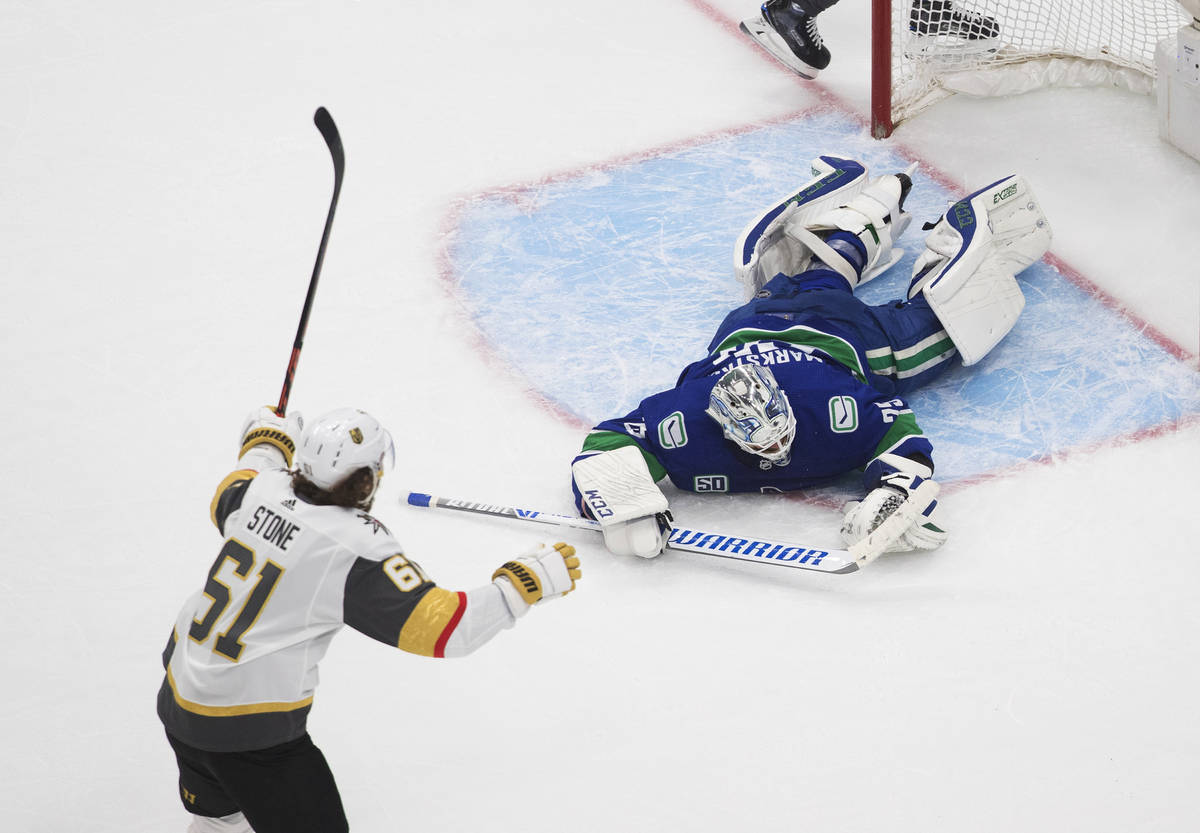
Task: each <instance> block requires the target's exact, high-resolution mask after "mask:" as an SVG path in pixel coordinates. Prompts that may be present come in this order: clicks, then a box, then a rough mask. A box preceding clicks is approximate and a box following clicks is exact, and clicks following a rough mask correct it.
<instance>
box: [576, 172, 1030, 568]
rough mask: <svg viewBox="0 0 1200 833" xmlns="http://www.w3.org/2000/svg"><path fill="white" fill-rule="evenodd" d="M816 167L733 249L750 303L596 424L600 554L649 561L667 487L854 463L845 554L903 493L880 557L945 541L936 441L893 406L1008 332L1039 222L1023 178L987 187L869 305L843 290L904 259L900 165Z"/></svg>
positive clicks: (778, 486)
mask: <svg viewBox="0 0 1200 833" xmlns="http://www.w3.org/2000/svg"><path fill="white" fill-rule="evenodd" d="M812 169H813V170H812V173H813V177H814V178H813V179H812V180H811V181H810V182H808V183H807V184H805V185H804V186H803V187H802V188H800V189H799V190H798V191H796V192H793V193H790V194H789V195H788V196H787V197H786V198H785V199H783V200H781V201H779V202H778V203H776V204H775V205H773V206H771V207H770V208H769V209H768V210H766V211H765V212H763V213H762V214H761V215H760V216H758V217H757V218H755V220H754V221H753V222H752V223H750V224H749V226H747V228H746V230H745V231H744V232H743V233H742V235H741V237H740V238H739V239H738V242H737V245H736V247H735V253H734V267H735V272H736V273H737V275H738V277H739V278H740V279H741V280H742V281H743V282H744V283H745V284H746V287H747V290H748V293H749V296H750V300H749V301H748V302H747V303H745V304H744V305H743V306H741V307H738V308H737V309H735V310H733V311H732V312H730V313H729V314H728V315H727V316H726V317H725V319H724V321H723V322H722V323H721V325H720V327H718V329H717V332H716V335H715V336H714V337H713V339H712V341H711V342H710V343H709V345H708V351H707V355H705V356H704V357H703V358H701V359H699V360H698V361H695V362H693V363H692V364H690V365H688V366H687V367H685V368H684V370H683V372H682V373H681V374H680V376H679V378H678V380H677V381H676V383H675V386H674V387H673V388H671V389H670V390H665V391H662V392H661V393H656V394H654V395H652V396H649V397H647V398H646V399H643V400H642V402H641V403H640V404H639V405H638V406H637V407H636V408H634V409H633V410H632V411H631V412H630V413H628V414H626V415H625V416H624V417H621V418H619V419H609V420H605V421H604V422H601V423H600V424H599V425H597V426H596V427H595V428H594V429H593V430H592V431H591V433H590V434H589V435H588V437H587V439H586V440H585V441H584V444H583V449H582V451H581V452H580V454H579V456H577V457H576V458H575V460H574V462H573V464H572V475H573V487H574V490H575V496H576V501H577V505H578V508H579V510H580V512H581V513H582V514H583V515H585V516H587V517H591V518H594V519H595V520H597V521H599V522H600V524H601V526H602V529H603V531H604V537H605V543H606V545H607V546H608V548H609V549H610V550H611V551H612V552H614V553H617V554H627V555H639V556H643V557H654V556H656V555H658V554H659V553H660V552H662V550H663V548H664V546H665V545H666V543H667V540H668V538H669V536H670V531H671V522H672V518H671V515H670V512H669V510H668V506H669V504H668V500H667V497H666V495H665V494H664V493H663V491H662V489H660V488H659V485H658V484H659V482H660V481H663V480H664V479H666V480H669V481H670V482H671V484H673V485H674V487H675V488H677V489H682V490H685V491H692V492H717V493H728V492H760V493H766V492H780V491H789V490H796V489H804V488H808V487H812V486H816V485H819V484H821V483H826V482H828V481H830V480H831V479H833V478H835V477H838V476H840V475H844V474H846V473H847V472H852V471H855V470H859V471H861V472H862V485H863V488H864V492H865V494H864V497H863V498H862V499H861V500H857V501H851V502H850V503H848V504H847V505H846V507H845V509H844V516H843V519H842V526H841V533H842V537H843V539H844V540H845V542H846V544H847V545H848V546H853V545H854V544H856V543H857V542H859V541H862V540H863V539H865V538H866V537H867V536H868V535H870V533H871V532H873V531H874V530H875V529H876V528H877V527H879V526H880V524H882V523H883V521H885V520H886V519H887V518H888V517H890V516H891V515H892V514H893V513H895V512H896V511H897V510H898V509H899V508H900V507H901V506H902V505H904V504H905V503H906V501H908V502H911V501H916V500H920V503H921V505H919V506H917V507H916V508H917V509H918V510H919V511H918V512H916V513H915V514H914V517H915V518H916V520H914V521H913V522H912V523H911V524H908V525H907V526H906V527H904V528H903V529H901V530H899V531H898V532H895V534H894V536H893V537H891V538H889V540H888V541H887V542H886V545H885V546H884V549H883V551H885V552H893V551H903V550H912V549H933V548H936V547H938V546H940V545H941V544H942V543H943V542H944V541H945V540H946V538H947V532H946V528H945V526H944V525H943V522H942V519H941V517H940V514H939V511H938V509H939V507H938V503H937V501H936V500H934V499H932V497H931V495H930V493H931V492H934V491H935V490H934V489H933V488H926V489H923V490H921V495H920V498H918V496H917V495H916V492H917V488H918V487H919V486H920V485H921V484H922V483H923V482H925V481H930V480H932V478H933V473H934V449H933V445H932V443H931V442H930V440H929V438H927V437H926V436H925V435H924V434H923V433H922V431H921V428H920V426H919V424H918V421H917V418H916V416H915V415H914V414H913V411H912V409H911V408H910V407H909V405H908V402H907V400H906V399H905V396H906V395H908V394H909V393H910V392H912V391H913V390H916V389H917V388H919V387H920V386H922V385H925V384H927V383H929V382H930V381H932V380H933V379H935V378H937V377H938V376H939V375H940V374H941V373H942V372H944V371H945V370H946V369H947V368H948V367H949V366H950V365H951V362H952V360H953V359H955V358H956V357H957V358H958V359H960V360H961V361H962V362H963V364H965V365H972V364H975V363H976V362H978V361H979V360H980V359H982V358H983V357H984V356H985V355H986V354H987V353H988V351H990V350H991V349H992V348H993V347H994V346H995V345H996V344H997V343H998V342H999V341H1000V339H1001V338H1003V337H1004V335H1006V334H1007V333H1008V332H1009V331H1010V330H1011V329H1012V327H1013V325H1014V324H1015V323H1016V320H1017V317H1018V316H1019V315H1020V312H1021V310H1022V308H1023V306H1024V296H1023V295H1022V293H1021V289H1020V287H1019V286H1018V284H1017V281H1016V277H1015V276H1016V275H1017V273H1019V272H1020V271H1022V270H1023V269H1025V268H1026V267H1028V266H1030V265H1031V264H1032V263H1034V262H1035V261H1037V260H1038V259H1040V258H1041V257H1042V255H1044V254H1045V252H1046V250H1047V248H1048V247H1049V245H1050V237H1051V232H1050V226H1049V224H1048V222H1047V221H1046V218H1045V216H1044V215H1043V213H1042V211H1041V209H1040V207H1039V206H1038V203H1037V199H1036V197H1035V196H1034V193H1033V190H1032V189H1031V188H1030V186H1029V184H1028V183H1027V182H1026V181H1025V180H1024V178H1022V177H1020V176H1009V177H1006V178H1004V179H1002V180H1000V181H998V182H995V183H992V184H991V185H988V186H987V187H985V188H982V189H980V190H978V191H976V192H974V193H972V194H970V195H969V196H967V197H965V198H963V199H962V200H960V201H958V202H956V203H955V204H954V205H952V206H951V207H950V208H949V209H948V210H947V211H946V214H945V215H944V216H942V217H941V218H940V219H939V220H938V221H937V222H936V223H935V224H931V225H928V226H926V228H927V229H929V235H928V237H927V238H926V241H925V251H924V252H923V253H922V254H921V255H920V256H919V257H918V258H917V260H916V263H915V264H914V267H913V271H912V275H911V279H910V281H909V286H908V291H907V294H906V297H905V298H904V299H903V300H898V301H895V302H892V303H888V304H882V305H877V306H871V305H868V304H866V303H864V302H863V301H861V300H859V299H858V298H857V297H855V295H854V290H855V289H856V288H857V287H859V286H861V285H862V284H863V283H865V282H866V281H868V280H871V279H872V278H875V277H877V276H878V275H880V274H881V273H883V272H884V271H886V270H887V269H888V268H889V267H891V266H892V265H893V264H895V263H896V262H897V261H898V260H899V259H900V257H901V256H902V254H903V253H902V252H901V251H900V250H898V249H896V248H895V247H894V245H893V244H894V243H895V241H896V240H897V239H898V238H899V237H900V235H901V234H903V232H904V230H905V228H906V227H907V226H908V224H909V221H910V219H911V218H910V216H909V214H908V213H907V212H905V210H904V201H905V198H906V197H907V195H908V192H909V190H910V188H911V187H912V180H911V178H910V174H911V169H910V171H909V172H908V173H899V174H888V175H885V176H881V177H878V178H876V179H870V178H869V176H868V172H867V169H866V167H865V166H863V165H862V164H861V163H859V162H857V161H854V160H852V159H844V158H840V157H836V156H821V157H819V158H817V159H815V160H814V161H813V163H812ZM905 514H908V513H907V512H906V513H905ZM894 526H896V525H894V524H893V525H891V527H894ZM893 531H894V530H893Z"/></svg>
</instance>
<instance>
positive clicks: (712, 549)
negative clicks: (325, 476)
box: [408, 480, 941, 574]
mask: <svg viewBox="0 0 1200 833" xmlns="http://www.w3.org/2000/svg"><path fill="white" fill-rule="evenodd" d="M940 488H941V487H939V486H938V484H937V483H935V482H934V481H932V480H926V481H925V482H923V483H922V484H921V485H920V486H918V487H917V488H916V489H915V490H914V491H913V493H912V494H911V495H909V496H908V498H907V499H906V500H905V501H904V503H902V504H900V506H899V507H898V508H897V509H896V511H895V512H893V513H892V514H891V515H890V516H889V517H888V519H887V520H885V521H884V522H883V523H881V524H880V525H879V526H878V527H876V529H875V531H874V532H872V533H871V534H870V535H868V536H867V537H866V538H864V539H862V540H861V541H859V542H857V543H856V544H853V545H851V547H850V549H848V550H822V549H816V548H813V547H805V546H802V545H800V544H791V543H784V542H782V541H771V540H766V539H761V538H741V537H738V536H734V535H721V534H718V533H715V532H701V531H699V530H694V529H686V528H684V527H678V526H677V527H675V528H674V529H673V530H671V537H670V539H669V540H668V541H667V547H668V548H669V549H673V550H680V551H682V552H691V553H697V554H699V555H712V556H716V557H717V558H731V559H734V560H736V561H750V562H753V563H757V564H773V565H775V566H777V567H791V568H793V569H797V570H812V571H815V572H819V573H837V574H844V573H853V572H855V571H856V570H858V568H859V567H860V566H865V565H867V564H870V563H871V562H872V561H874V560H875V559H876V558H878V557H879V556H881V555H882V554H883V553H884V552H885V551H886V550H887V548H888V547H889V546H890V545H891V544H893V543H895V542H896V541H897V540H898V539H899V538H900V536H901V535H903V534H904V532H905V530H907V529H908V528H909V527H910V526H912V524H913V523H914V522H916V520H917V519H918V518H919V517H920V516H921V515H922V514H924V513H925V512H926V511H927V510H928V509H929V507H930V506H932V505H933V502H934V500H935V499H936V498H937V495H938V491H939V490H940ZM408 503H409V505H411V506H419V507H423V508H426V509H451V510H455V511H458V512H472V513H474V514H477V515H491V516H493V517H497V518H508V519H509V520H514V521H528V522H530V523H539V524H547V525H550V526H565V527H570V528H572V529H590V530H592V531H594V532H600V531H601V529H600V524H599V523H597V522H596V521H593V520H591V519H589V518H576V517H571V516H570V515H557V514H555V513H553V512H539V511H537V510H534V509H516V508H514V507H511V506H501V505H497V504H494V503H476V502H474V501H469V500H458V499H454V498H444V497H434V496H433V495H428V494H425V493H423V492H409V493H408Z"/></svg>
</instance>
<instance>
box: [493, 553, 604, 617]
mask: <svg viewBox="0 0 1200 833" xmlns="http://www.w3.org/2000/svg"><path fill="white" fill-rule="evenodd" d="M581 575H582V573H581V571H580V568H579V556H577V555H576V554H575V548H574V547H572V546H570V545H569V544H564V543H563V542H562V541H559V542H558V543H557V544H555V545H554V546H553V547H551V548H547V547H546V545H545V544H538V545H537V546H536V547H534V548H533V549H531V550H529V551H528V552H523V553H521V554H520V555H518V556H517V557H516V558H514V559H513V560H512V561H506V562H504V563H503V564H501V565H500V566H499V567H498V568H497V569H496V572H494V573H493V574H492V582H493V583H494V584H495V585H496V586H497V587H499V588H500V591H501V592H502V593H503V594H504V598H505V599H506V600H507V601H508V607H509V610H511V611H513V615H515V616H520V615H522V614H523V613H524V611H525V610H527V609H528V608H529V607H530V606H531V605H535V604H537V603H538V602H540V601H549V600H550V599H557V598H558V597H559V596H565V595H567V594H568V593H570V592H571V591H572V590H574V589H575V582H576V580H577V579H579V577H580V576H581Z"/></svg>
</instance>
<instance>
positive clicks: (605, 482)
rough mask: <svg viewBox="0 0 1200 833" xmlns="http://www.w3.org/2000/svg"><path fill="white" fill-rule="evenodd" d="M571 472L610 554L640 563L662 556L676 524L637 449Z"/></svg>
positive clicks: (588, 460) (583, 463) (581, 463)
mask: <svg viewBox="0 0 1200 833" xmlns="http://www.w3.org/2000/svg"><path fill="white" fill-rule="evenodd" d="M571 472H572V474H573V475H574V477H575V486H576V487H577V488H578V489H579V493H580V494H581V495H582V496H583V500H584V503H585V504H586V506H587V510H588V512H589V513H590V514H591V516H592V517H593V518H594V519H595V520H596V521H597V522H599V524H600V529H601V531H602V532H603V533H604V545H605V546H606V547H608V549H609V551H610V552H612V553H613V554H614V555H636V556H639V557H641V558H654V557H655V556H657V555H659V554H661V553H662V551H663V549H664V548H665V547H666V546H667V540H668V539H669V538H670V537H671V523H672V521H673V520H674V519H673V518H672V517H671V513H670V511H668V509H667V498H666V496H665V495H664V494H663V493H662V490H661V489H659V488H658V486H657V485H655V483H654V479H653V478H652V477H651V476H650V469H648V468H647V467H646V460H645V458H644V457H642V452H641V451H640V450H639V449H638V448H637V446H632V445H627V446H623V447H621V448H617V449H614V450H612V451H602V452H600V453H599V454H594V455H592V456H591V457H585V458H583V459H582V460H577V461H576V462H575V464H574V465H573V466H571Z"/></svg>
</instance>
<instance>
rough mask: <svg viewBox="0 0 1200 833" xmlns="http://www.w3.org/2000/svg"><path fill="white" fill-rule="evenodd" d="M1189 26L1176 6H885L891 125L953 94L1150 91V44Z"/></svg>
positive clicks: (902, 0)
mask: <svg viewBox="0 0 1200 833" xmlns="http://www.w3.org/2000/svg"><path fill="white" fill-rule="evenodd" d="M1189 20H1190V17H1189V16H1188V15H1186V14H1185V13H1184V11H1183V8H1182V7H1181V6H1180V5H1179V3H1178V2H1176V0H953V2H950V0H892V26H891V45H892V48H891V52H892V91H891V100H892V120H893V122H894V123H899V122H900V121H902V120H904V119H905V118H908V117H910V116H912V115H913V114H915V113H917V112H919V111H920V110H922V109H924V108H925V107H928V106H929V105H930V104H932V103H934V102H935V101H937V100H939V99H941V98H943V97H945V96H947V95H949V94H950V93H952V92H962V93H967V94H973V95H1007V94H1011V93H1016V92H1025V91H1027V90H1030V89H1035V88H1037V87H1043V86H1052V85H1070V86H1080V85H1090V84H1115V85H1118V86H1124V87H1128V88H1131V89H1134V90H1137V91H1139V92H1150V91H1151V90H1152V89H1153V79H1154V72H1155V70H1154V49H1155V46H1156V45H1157V44H1158V42H1159V41H1160V40H1163V39H1164V38H1168V37H1170V36H1172V35H1173V34H1175V33H1176V32H1177V31H1178V30H1179V28H1180V27H1181V26H1183V25H1185V24H1186V23H1187V22H1188V21H1189ZM876 36H877V37H878V36H879V33H877V34H876Z"/></svg>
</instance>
